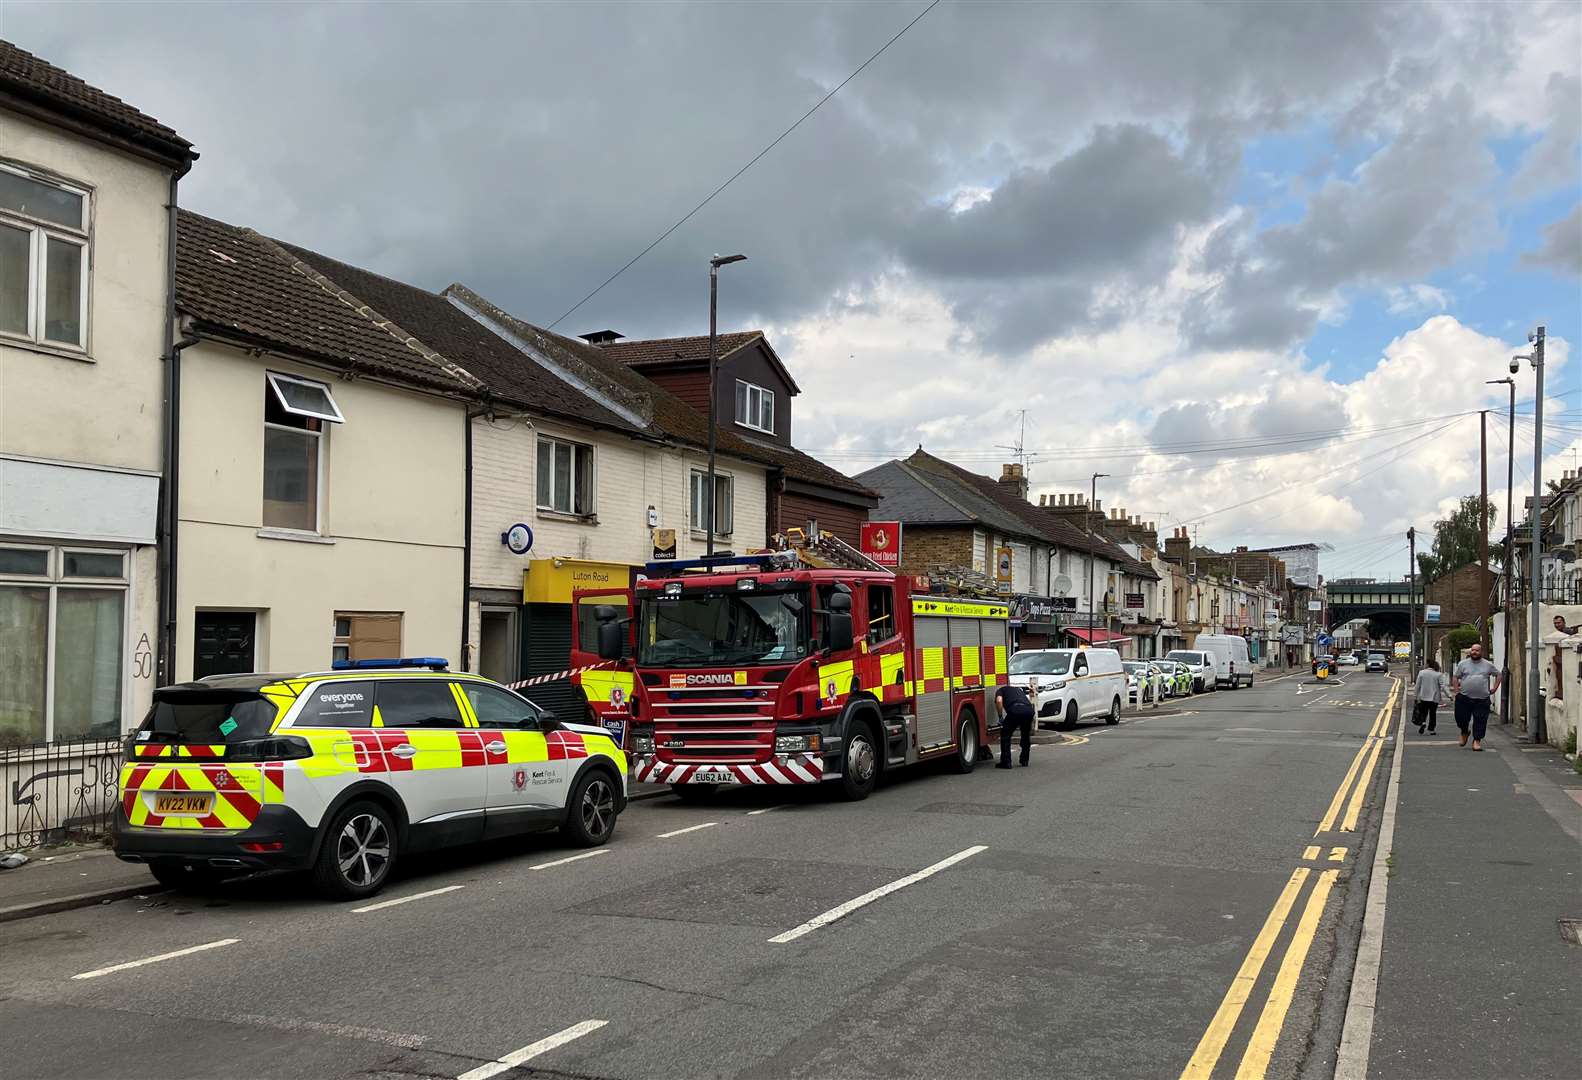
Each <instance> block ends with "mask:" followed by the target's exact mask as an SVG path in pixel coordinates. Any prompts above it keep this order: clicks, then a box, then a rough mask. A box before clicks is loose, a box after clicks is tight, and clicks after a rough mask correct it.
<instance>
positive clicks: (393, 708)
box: [370, 675, 488, 847]
mask: <svg viewBox="0 0 1582 1080" xmlns="http://www.w3.org/2000/svg"><path fill="white" fill-rule="evenodd" d="M374 685H375V686H376V687H377V688H378V696H377V704H376V705H375V711H374V730H373V731H372V732H370V734H371V735H374V736H377V738H378V740H379V746H380V749H381V750H382V751H383V752H384V758H385V767H386V768H387V769H388V770H389V773H388V775H387V779H388V780H389V782H390V786H391V787H393V788H395V789H396V793H397V794H399V795H400V796H401V800H402V802H403V803H405V805H406V813H407V821H408V822H410V824H411V826H412V831H411V835H412V840H413V844H414V846H417V847H433V846H440V845H443V844H465V843H470V842H472V841H475V840H481V839H483V824H484V808H485V806H486V804H487V786H488V776H487V769H486V768H485V762H486V757H485V752H484V746H483V742H484V741H483V739H482V738H481V737H480V734H479V732H478V731H477V729H475V728H471V727H469V726H468V724H467V722H466V721H465V720H464V719H463V716H462V710H461V703H460V699H459V697H458V693H459V692H458V691H457V690H455V689H453V687H454V685H455V684H454V683H453V682H452V680H450V679H444V678H436V677H434V676H422V675H417V676H412V677H410V678H395V679H380V680H377V681H376V682H375V683H374Z"/></svg>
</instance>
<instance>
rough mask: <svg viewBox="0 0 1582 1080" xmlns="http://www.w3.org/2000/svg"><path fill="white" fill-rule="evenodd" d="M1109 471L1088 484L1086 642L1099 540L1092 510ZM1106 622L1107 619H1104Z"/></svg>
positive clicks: (1090, 637) (1090, 638)
mask: <svg viewBox="0 0 1582 1080" xmlns="http://www.w3.org/2000/svg"><path fill="white" fill-rule="evenodd" d="M1109 475H1110V474H1109V473H1102V472H1096V473H1094V474H1093V482H1092V483H1091V484H1089V485H1088V521H1087V525H1088V538H1089V543H1088V644H1089V645H1092V644H1093V563H1094V561H1095V558H1096V556H1097V555H1098V549H1099V541H1098V537H1097V536H1095V535H1094V533H1093V512H1094V511H1095V510H1097V509H1098V501H1099V481H1100V480H1102V479H1106V478H1108V476H1109ZM1105 621H1106V623H1107V622H1108V620H1107V619H1106V620H1105Z"/></svg>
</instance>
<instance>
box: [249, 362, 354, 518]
mask: <svg viewBox="0 0 1582 1080" xmlns="http://www.w3.org/2000/svg"><path fill="white" fill-rule="evenodd" d="M265 377H266V379H267V380H268V385H266V386H265V387H264V514H263V521H264V527H265V528H266V529H290V530H292V531H294V532H318V530H319V506H320V503H321V501H322V500H321V498H320V496H321V494H322V488H323V476H324V446H323V441H324V435H325V427H324V425H325V424H326V423H332V424H339V423H343V422H344V419H343V417H342V416H341V410H340V408H339V407H338V406H337V405H336V404H335V397H334V395H332V394H331V393H330V388H329V387H328V386H326V385H324V384H323V383H321V382H314V381H313V380H311V379H301V378H298V377H296V376H294V375H282V374H279V373H278V372H274V371H271V372H267V373H266V375H265Z"/></svg>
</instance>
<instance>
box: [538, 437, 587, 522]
mask: <svg viewBox="0 0 1582 1080" xmlns="http://www.w3.org/2000/svg"><path fill="white" fill-rule="evenodd" d="M538 508H539V509H540V510H552V511H554V512H555V513H557V514H577V515H579V516H586V515H589V514H592V513H593V447H591V446H584V445H583V444H582V443H574V442H566V441H565V440H563V439H551V438H548V437H545V436H540V437H539V440H538Z"/></svg>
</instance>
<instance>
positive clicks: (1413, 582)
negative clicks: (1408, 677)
mask: <svg viewBox="0 0 1582 1080" xmlns="http://www.w3.org/2000/svg"><path fill="white" fill-rule="evenodd" d="M1395 550H1396V551H1400V550H1401V549H1400V548H1396V549H1395ZM1406 551H1407V555H1406V557H1407V558H1408V559H1410V560H1411V567H1410V572H1409V574H1408V576H1407V582H1408V584H1407V586H1406V617H1407V618H1408V619H1410V620H1411V621H1410V622H1409V623H1408V624H1407V625H1408V626H1409V627H1410V628H1411V632H1410V633H1409V634H1408V635H1407V637H1408V638H1410V639H1411V642H1412V658H1411V659H1410V660H1408V661H1407V668H1408V670H1410V671H1411V673H1412V678H1414V679H1415V678H1417V527H1416V526H1415V525H1414V526H1412V527H1411V528H1409V529H1407V530H1406Z"/></svg>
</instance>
